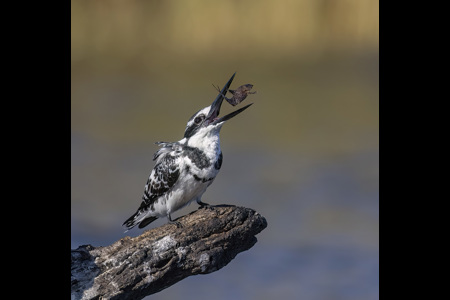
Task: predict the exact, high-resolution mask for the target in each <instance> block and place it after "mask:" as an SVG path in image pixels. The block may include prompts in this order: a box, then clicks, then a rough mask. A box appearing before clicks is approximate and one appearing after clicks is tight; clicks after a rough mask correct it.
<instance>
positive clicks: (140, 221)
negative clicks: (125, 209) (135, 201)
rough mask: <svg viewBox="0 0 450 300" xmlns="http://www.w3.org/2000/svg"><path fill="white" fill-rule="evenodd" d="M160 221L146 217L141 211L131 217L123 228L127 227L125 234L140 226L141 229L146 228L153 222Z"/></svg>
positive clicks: (124, 223)
mask: <svg viewBox="0 0 450 300" xmlns="http://www.w3.org/2000/svg"><path fill="white" fill-rule="evenodd" d="M156 219H158V217H153V216H146V214H145V213H144V214H143V212H142V211H141V210H139V209H138V211H137V212H135V213H134V214H133V215H132V216H131V217H129V218H128V219H127V220H126V221H125V222H123V224H122V226H125V227H126V228H127V229H126V230H125V232H127V231H128V230H130V229H131V228H133V227H134V226H136V225H138V227H139V228H144V227H145V226H147V225H148V224H150V223H151V222H153V221H155V220H156Z"/></svg>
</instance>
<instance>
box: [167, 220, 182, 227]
mask: <svg viewBox="0 0 450 300" xmlns="http://www.w3.org/2000/svg"><path fill="white" fill-rule="evenodd" d="M169 224H175V225H176V226H177V228H183V225H182V224H181V223H180V222H178V221H169Z"/></svg>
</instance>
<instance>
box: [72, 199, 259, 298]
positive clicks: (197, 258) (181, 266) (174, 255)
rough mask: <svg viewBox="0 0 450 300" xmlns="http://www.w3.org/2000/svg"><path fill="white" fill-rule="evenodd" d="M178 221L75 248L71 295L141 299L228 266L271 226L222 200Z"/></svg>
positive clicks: (73, 252)
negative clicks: (99, 244)
mask: <svg viewBox="0 0 450 300" xmlns="http://www.w3.org/2000/svg"><path fill="white" fill-rule="evenodd" d="M177 221H178V222H179V223H180V224H181V225H182V227H177V225H176V224H165V225H163V226H160V227H157V228H153V229H149V230H147V231H145V232H144V233H143V234H141V235H140V236H137V237H134V238H131V237H128V236H127V237H124V238H122V239H120V240H119V241H117V242H115V243H113V244H112V245H109V246H106V247H93V246H91V245H83V246H80V247H78V248H77V249H75V250H72V251H71V256H72V265H71V287H72V299H142V298H144V297H145V296H147V295H150V294H153V293H156V292H159V291H161V290H163V289H165V288H167V287H169V286H171V285H173V284H175V283H176V282H178V281H180V280H182V279H184V278H186V277H188V276H192V275H197V274H208V273H211V272H214V271H217V270H219V269H221V268H222V267H224V266H226V265H227V264H228V263H229V262H230V261H231V260H232V259H233V258H234V257H235V256H236V255H237V254H238V253H239V252H242V251H245V250H248V249H250V248H251V247H252V246H253V245H254V244H255V243H256V241H257V239H256V237H255V235H256V234H258V233H259V232H261V231H262V230H263V229H264V228H266V226H267V221H266V219H265V218H264V217H263V216H261V215H260V214H258V213H257V212H255V211H254V210H252V209H249V208H245V207H237V206H230V205H219V206H213V207H211V208H202V209H198V210H196V211H194V212H192V213H190V214H188V215H185V216H182V217H180V218H178V219H177Z"/></svg>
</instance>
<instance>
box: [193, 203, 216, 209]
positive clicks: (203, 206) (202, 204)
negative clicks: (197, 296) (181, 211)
mask: <svg viewBox="0 0 450 300" xmlns="http://www.w3.org/2000/svg"><path fill="white" fill-rule="evenodd" d="M197 203H198V204H199V205H200V207H199V208H198V209H202V208H205V209H210V210H213V209H214V207H213V206H212V205H210V204H208V203H205V202H202V201H199V202H197Z"/></svg>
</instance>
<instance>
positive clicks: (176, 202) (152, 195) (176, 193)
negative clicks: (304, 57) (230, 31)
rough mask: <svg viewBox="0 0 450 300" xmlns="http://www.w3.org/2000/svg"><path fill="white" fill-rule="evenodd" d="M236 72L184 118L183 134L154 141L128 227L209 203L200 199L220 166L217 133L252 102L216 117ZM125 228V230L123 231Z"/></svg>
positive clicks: (220, 156)
mask: <svg viewBox="0 0 450 300" xmlns="http://www.w3.org/2000/svg"><path fill="white" fill-rule="evenodd" d="M235 75H236V73H234V74H233V76H231V78H230V79H229V80H228V82H227V83H226V84H225V86H224V87H223V89H222V90H221V91H220V94H219V95H218V96H217V97H216V99H215V100H214V101H213V103H212V104H211V105H210V106H207V107H205V108H203V109H201V110H200V111H198V112H197V113H195V114H194V115H193V116H192V117H191V118H190V119H189V121H188V122H187V125H186V129H185V131H184V137H183V139H181V140H180V141H178V142H174V143H166V142H157V143H156V144H158V145H159V146H161V148H160V149H159V150H158V151H157V152H156V153H155V154H154V156H153V160H156V165H155V167H154V168H153V170H152V172H151V173H150V176H149V178H148V180H147V184H146V185H145V188H144V195H143V196H142V202H141V205H140V206H139V208H138V210H137V211H136V213H135V214H133V215H132V216H131V217H130V218H128V219H127V220H126V221H125V222H124V223H123V226H126V228H127V230H126V231H128V230H130V229H131V228H133V227H134V226H136V225H138V227H139V228H143V227H145V226H147V225H148V224H150V223H151V222H153V221H154V220H156V219H157V218H159V217H167V218H168V220H169V223H176V224H177V226H178V225H179V223H177V222H174V221H172V218H171V216H170V214H171V213H173V212H174V211H176V210H179V209H180V208H182V207H184V206H186V205H188V204H190V203H191V202H192V201H194V200H195V201H197V203H198V204H199V205H200V208H201V207H205V206H209V204H207V203H204V202H202V201H201V197H202V195H203V193H204V192H205V191H206V189H207V188H208V187H209V186H210V185H211V184H212V182H213V181H214V178H215V177H216V176H217V174H218V173H219V170H220V167H221V166H222V158H223V156H222V151H221V150H220V140H219V133H220V129H221V128H222V125H223V124H224V123H225V121H227V120H229V119H231V118H232V117H234V116H236V115H237V114H239V113H241V112H242V111H244V110H245V109H247V108H248V107H249V106H250V105H252V104H253V103H251V104H249V105H247V106H244V107H242V108H241V109H238V110H236V111H234V112H232V113H230V114H228V115H226V116H223V117H221V118H219V117H218V116H219V111H220V107H221V105H222V102H223V99H224V95H225V94H226V93H227V91H228V89H229V87H230V84H231V82H232V81H233V78H234V76H235ZM126 231H125V232H126Z"/></svg>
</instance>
